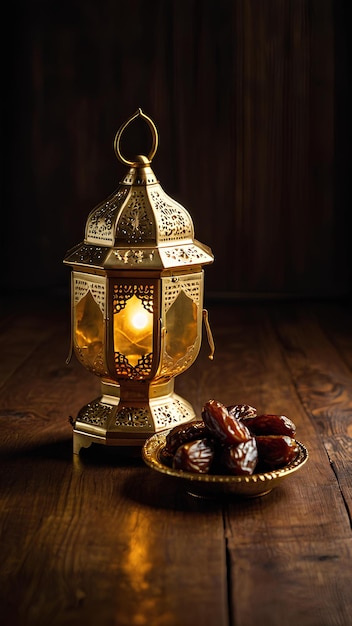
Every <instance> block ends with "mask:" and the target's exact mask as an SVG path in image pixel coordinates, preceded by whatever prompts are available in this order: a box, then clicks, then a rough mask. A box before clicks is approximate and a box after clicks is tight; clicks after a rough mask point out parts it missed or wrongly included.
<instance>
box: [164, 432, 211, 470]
mask: <svg viewBox="0 0 352 626" xmlns="http://www.w3.org/2000/svg"><path fill="white" fill-rule="evenodd" d="M213 458H214V444H213V442H212V441H211V440H209V439H196V440H195V441H189V442H188V443H184V444H183V445H182V446H180V447H179V448H177V450H176V453H175V455H174V459H173V464H172V466H173V468H174V469H179V470H183V471H185V472H194V473H197V474H208V473H209V470H210V466H211V464H212V461H213Z"/></svg>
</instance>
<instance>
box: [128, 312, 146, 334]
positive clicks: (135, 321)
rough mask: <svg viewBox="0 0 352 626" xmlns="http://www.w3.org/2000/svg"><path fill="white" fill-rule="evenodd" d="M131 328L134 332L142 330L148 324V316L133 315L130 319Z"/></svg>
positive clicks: (144, 314) (142, 314)
mask: <svg viewBox="0 0 352 626" xmlns="http://www.w3.org/2000/svg"><path fill="white" fill-rule="evenodd" d="M131 324H132V326H134V327H135V329H136V330H143V328H145V327H146V326H147V324H148V315H147V313H146V312H144V311H143V312H140V313H135V315H134V316H133V317H132V319H131Z"/></svg>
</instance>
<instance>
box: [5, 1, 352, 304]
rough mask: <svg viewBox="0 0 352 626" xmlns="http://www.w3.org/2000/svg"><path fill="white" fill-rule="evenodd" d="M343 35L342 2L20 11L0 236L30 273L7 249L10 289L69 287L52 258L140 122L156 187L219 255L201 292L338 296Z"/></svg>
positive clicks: (64, 6) (119, 172) (73, 234)
mask: <svg viewBox="0 0 352 626" xmlns="http://www.w3.org/2000/svg"><path fill="white" fill-rule="evenodd" d="M346 23H347V22H346V19H345V18H344V12H343V1H342V0H337V2H332V0H311V1H309V2H308V1H307V0H296V1H294V2H291V1H290V0H273V1H271V2H258V0H237V1H236V2H233V1H232V0H220V1H219V0H204V1H202V2H199V1H198V0H168V1H167V2H164V1H163V0H153V2H150V3H149V4H148V6H147V7H146V5H145V3H144V2H143V0H135V2H133V3H131V2H130V3H125V2H122V1H121V0H119V1H117V2H116V1H113V0H104V2H103V3H101V4H99V5H97V4H96V2H94V0H85V1H84V2H83V1H82V0H72V1H70V2H67V1H63V2H60V3H57V2H54V3H49V4H48V3H47V2H43V0H25V1H24V2H23V11H21V12H20V14H16V15H15V16H14V19H13V22H12V23H11V24H12V28H13V37H12V38H10V40H12V41H13V46H14V48H15V49H14V50H13V54H12V56H11V55H10V58H11V67H10V70H11V71H9V82H10V84H11V88H10V89H8V90H6V101H7V109H8V115H7V118H6V119H7V120H8V124H6V128H8V132H9V137H8V139H9V141H8V144H9V153H8V158H7V160H6V164H5V165H6V170H5V171H6V175H5V180H4V190H5V191H7V193H8V200H7V204H6V211H5V217H4V219H5V222H4V230H3V232H4V234H6V235H9V234H10V233H14V234H16V241H28V238H29V239H30V245H28V246H27V247H26V262H27V264H28V265H30V266H35V267H36V270H37V271H36V272H34V273H33V272H31V273H27V272H23V271H22V268H23V257H22V255H21V254H13V238H12V237H11V236H6V237H4V246H5V250H6V253H5V255H4V260H5V261H6V263H7V265H6V271H5V272H4V274H3V282H4V284H5V285H6V287H7V288H10V289H12V288H13V287H14V286H18V276H19V275H20V276H21V283H22V286H24V287H25V288H26V289H28V288H31V289H33V288H35V287H37V288H44V287H48V285H50V286H51V287H52V286H56V287H58V286H59V287H62V286H64V285H65V284H66V283H65V277H66V276H67V274H66V270H65V268H64V267H63V266H62V258H63V257H64V255H65V252H66V250H68V249H69V248H71V247H72V246H73V245H75V244H76V243H78V242H79V241H81V240H82V238H83V234H84V226H85V222H86V219H87V216H88V213H89V212H90V210H91V209H92V208H93V207H94V206H95V205H96V204H97V203H98V202H100V201H102V200H103V199H104V198H106V197H107V196H108V195H109V194H110V193H111V192H112V191H113V190H114V189H115V188H116V187H117V186H118V183H119V180H120V179H121V178H122V177H123V174H124V170H123V167H122V166H120V164H119V163H116V160H115V156H114V154H113V149H112V142H113V138H114V135H115V132H116V130H117V129H118V128H119V126H120V124H122V123H123V122H124V121H125V120H126V119H127V118H128V117H129V116H130V115H131V114H133V112H134V111H135V110H136V109H137V107H139V106H140V107H142V108H143V109H145V111H146V112H147V113H149V114H150V115H151V116H152V117H153V119H155V122H156V124H157V126H158V129H159V134H160V147H159V151H158V154H157V156H156V158H155V160H154V169H155V172H156V174H157V175H158V177H159V179H160V181H161V184H162V185H163V187H164V188H165V190H166V192H168V193H169V194H170V195H171V196H173V197H175V199H176V200H178V201H180V202H181V203H182V204H184V205H185V206H186V207H187V208H188V209H189V210H190V212H191V214H192V217H193V219H194V223H195V229H196V235H197V237H198V239H200V240H201V241H204V242H205V243H207V244H208V245H210V246H211V247H212V249H213V251H214V253H215V258H216V263H215V264H214V266H212V267H210V268H208V271H207V288H208V291H209V293H213V294H214V293H216V294H218V295H223V294H238V293H240V294H248V293H251V294H253V293H254V294H258V293H259V294H262V293H264V294H269V293H274V294H277V293H290V294H292V293H294V294H297V293H305V294H316V293H318V294H336V293H338V294H339V293H347V292H349V291H350V287H351V286H350V280H349V269H350V267H351V263H350V259H349V256H348V254H347V250H348V247H346V244H347V243H348V242H347V232H346V223H347V214H348V206H349V203H348V199H349V191H348V189H347V182H346V181H347V176H348V175H347V172H346V166H345V161H348V151H347V148H346V139H345V136H346V130H347V128H348V118H347V116H346V115H345V117H344V118H343V119H344V124H342V121H341V119H342V118H341V103H342V102H343V101H344V98H345V95H346V92H347V87H346V85H347V79H346V76H347V75H348V72H347V66H346V61H345V56H346V46H344V42H346V40H347V35H346V32H345V28H346V26H345V24H346ZM336 40H338V41H339V46H336V45H335V41H336ZM18 41H21V46H20V47H19V46H18V45H17V42H18ZM23 93H25V94H26V98H23V96H22V94H23ZM335 102H338V103H339V107H338V109H337V110H338V112H339V114H340V115H339V120H338V123H337V120H336V119H335ZM10 133H11V134H10ZM132 145H133V149H134V145H135V144H134V143H133V144H132ZM130 149H131V151H132V147H131V148H130ZM137 150H138V148H137ZM29 233H30V235H29Z"/></svg>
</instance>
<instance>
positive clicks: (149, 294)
mask: <svg viewBox="0 0 352 626" xmlns="http://www.w3.org/2000/svg"><path fill="white" fill-rule="evenodd" d="M132 296H137V298H139V300H141V302H142V304H143V306H144V308H145V309H146V310H147V311H149V313H153V301H154V285H144V284H143V285H140V284H139V285H134V284H133V285H129V284H124V283H119V284H117V285H114V297H113V311H114V313H119V312H120V311H121V310H122V309H124V308H125V306H126V304H127V302H128V300H129V299H130V298H132Z"/></svg>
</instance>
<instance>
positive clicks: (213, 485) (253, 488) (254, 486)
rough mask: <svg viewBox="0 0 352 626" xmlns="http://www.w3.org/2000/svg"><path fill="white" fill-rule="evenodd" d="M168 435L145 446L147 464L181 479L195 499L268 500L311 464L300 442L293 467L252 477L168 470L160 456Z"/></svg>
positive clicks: (143, 449)
mask: <svg viewBox="0 0 352 626" xmlns="http://www.w3.org/2000/svg"><path fill="white" fill-rule="evenodd" d="M167 434H168V433H167V432H165V431H164V432H163V433H156V434H155V435H152V436H151V437H150V438H149V439H147V441H146V442H145V444H144V446H143V448H142V457H143V460H144V462H145V463H146V464H147V465H148V466H149V467H151V468H152V469H153V470H156V471H157V472H160V473H162V474H166V475H167V476H170V477H172V478H177V479H178V480H179V481H180V484H181V485H182V486H183V487H184V488H185V489H186V491H187V492H188V493H189V494H191V495H192V496H196V497H200V498H214V497H219V496H228V495H231V496H240V497H244V498H255V497H257V496H264V495H265V494H267V493H269V492H270V491H271V490H272V489H274V488H275V487H277V486H278V485H279V484H280V483H281V481H282V480H283V479H284V478H286V477H287V476H289V475H290V474H293V473H294V472H296V471H297V470H298V469H300V468H301V467H302V466H303V465H304V464H305V463H306V461H307V460H308V450H307V448H306V447H305V446H304V445H303V444H302V443H300V442H299V441H296V443H297V445H298V449H299V450H298V455H297V457H296V458H295V460H294V461H292V463H289V464H288V465H285V466H284V467H281V468H280V469H276V470H273V471H271V472H263V473H261V474H252V475H251V476H228V475H216V474H193V473H191V472H184V471H182V470H176V469H173V468H172V467H168V466H167V465H165V464H164V463H162V462H161V460H160V458H161V456H160V453H161V452H162V450H163V448H164V447H165V444H166V436H167Z"/></svg>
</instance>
